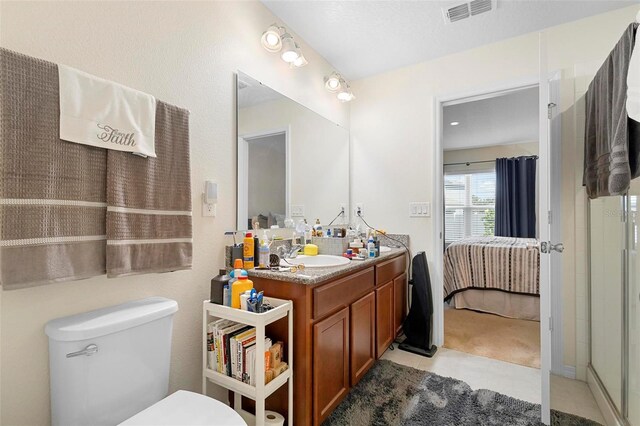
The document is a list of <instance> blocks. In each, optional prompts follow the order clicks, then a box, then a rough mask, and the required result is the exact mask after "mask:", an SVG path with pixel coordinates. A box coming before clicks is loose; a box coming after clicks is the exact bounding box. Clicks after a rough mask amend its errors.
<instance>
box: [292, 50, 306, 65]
mask: <svg viewBox="0 0 640 426" xmlns="http://www.w3.org/2000/svg"><path fill="white" fill-rule="evenodd" d="M308 63H309V61H307V58H305V57H304V55H303V54H302V52H300V56H298V59H296V60H295V61H293V62H291V67H292V68H293V67H295V68H300V67H304V66H305V65H307V64H308Z"/></svg>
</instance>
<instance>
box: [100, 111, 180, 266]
mask: <svg viewBox="0 0 640 426" xmlns="http://www.w3.org/2000/svg"><path fill="white" fill-rule="evenodd" d="M155 148H156V154H157V158H139V157H136V156H133V155H131V154H129V153H124V152H118V151H109V152H108V155H107V188H108V189H107V205H108V207H107V275H108V276H109V277H118V276H124V275H131V274H142V273H147V272H169V271H176V270H180V269H190V268H191V258H192V240H191V238H192V235H191V176H190V166H189V112H188V111H187V110H185V109H181V108H178V107H175V106H172V105H168V104H166V103H164V102H161V101H158V103H157V107H156V133H155Z"/></svg>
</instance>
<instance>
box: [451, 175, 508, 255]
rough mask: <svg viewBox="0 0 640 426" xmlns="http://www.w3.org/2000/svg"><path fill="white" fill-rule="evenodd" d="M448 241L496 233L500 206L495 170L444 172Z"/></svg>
mask: <svg viewBox="0 0 640 426" xmlns="http://www.w3.org/2000/svg"><path fill="white" fill-rule="evenodd" d="M444 204H445V215H444V218H445V226H444V236H445V243H452V242H454V241H456V240H460V239H462V238H466V237H477V236H485V235H493V233H494V228H495V207H496V172H495V170H489V171H479V172H474V173H447V174H445V176H444Z"/></svg>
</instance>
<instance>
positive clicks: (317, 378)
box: [313, 308, 350, 424]
mask: <svg viewBox="0 0 640 426" xmlns="http://www.w3.org/2000/svg"><path fill="white" fill-rule="evenodd" d="M349 340H350V339H349V308H343V309H341V310H340V311H338V312H336V313H335V314H333V315H331V316H330V317H329V318H326V319H323V320H322V321H319V322H317V323H316V324H315V325H314V326H313V418H314V424H320V423H322V422H323V421H324V419H326V418H327V416H328V415H329V414H330V413H331V412H332V411H333V409H334V408H336V407H337V406H338V404H339V403H340V401H342V399H343V398H344V397H345V396H346V395H347V393H348V392H349V353H350V352H349Z"/></svg>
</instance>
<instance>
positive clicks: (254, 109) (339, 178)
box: [237, 72, 349, 230]
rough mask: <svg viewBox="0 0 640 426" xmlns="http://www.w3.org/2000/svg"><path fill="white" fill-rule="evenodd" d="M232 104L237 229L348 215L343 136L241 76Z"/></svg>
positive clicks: (321, 119) (346, 144) (307, 111)
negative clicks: (235, 129) (235, 104)
mask: <svg viewBox="0 0 640 426" xmlns="http://www.w3.org/2000/svg"><path fill="white" fill-rule="evenodd" d="M237 100H238V114H237V117H238V210H237V211H238V223H237V227H238V229H239V230H246V229H253V228H254V223H256V222H258V223H259V226H260V228H262V229H264V228H272V227H274V226H278V227H280V228H283V227H285V219H287V218H291V219H293V220H294V221H295V222H298V221H299V220H300V219H301V218H306V219H307V221H308V222H309V223H314V222H315V220H316V219H320V222H321V223H323V224H327V223H329V222H330V221H331V220H332V219H333V218H334V217H335V216H336V215H338V213H339V212H340V209H341V207H345V210H346V212H349V131H348V130H347V129H345V128H344V127H341V126H339V125H337V124H336V123H333V122H331V121H330V120H327V119H326V118H324V117H322V116H320V115H319V114H317V113H315V112H313V111H311V110H310V109H308V108H306V107H304V106H302V105H300V104H299V103H297V102H295V101H293V100H291V99H289V98H287V97H286V96H284V95H282V94H281V93H278V92H276V91H275V90H273V89H271V88H270V87H268V86H266V85H264V84H262V83H260V82H259V81H257V80H256V79H254V78H251V77H250V76H248V75H246V74H244V73H242V72H238V78H237ZM345 216H346V215H345ZM341 223H342V222H341Z"/></svg>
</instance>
